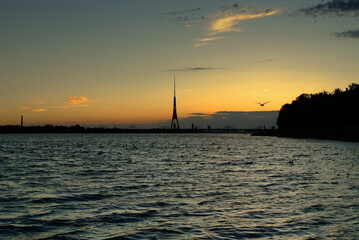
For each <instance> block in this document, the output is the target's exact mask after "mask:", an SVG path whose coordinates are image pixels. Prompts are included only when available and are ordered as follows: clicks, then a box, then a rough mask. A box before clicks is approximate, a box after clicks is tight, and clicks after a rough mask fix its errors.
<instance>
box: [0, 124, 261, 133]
mask: <svg viewBox="0 0 359 240" xmlns="http://www.w3.org/2000/svg"><path fill="white" fill-rule="evenodd" d="M256 131H261V130H258V129H235V128H222V129H164V128H153V129H140V128H103V127H93V128H85V127H81V126H79V125H76V126H70V127H66V126H52V125H46V126H28V127H21V126H19V125H9V126H0V133H2V134H13V133H247V134H252V133H254V132H256Z"/></svg>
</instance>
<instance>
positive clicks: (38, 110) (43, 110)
mask: <svg viewBox="0 0 359 240" xmlns="http://www.w3.org/2000/svg"><path fill="white" fill-rule="evenodd" d="M32 111H33V112H46V111H47V109H44V108H41V109H34V110H32Z"/></svg>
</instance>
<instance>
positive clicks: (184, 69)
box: [168, 67, 226, 72]
mask: <svg viewBox="0 0 359 240" xmlns="http://www.w3.org/2000/svg"><path fill="white" fill-rule="evenodd" d="M219 69H226V68H223V67H222V68H220V67H218V68H212V67H191V68H179V69H169V70H168V71H169V72H190V71H208V70H219Z"/></svg>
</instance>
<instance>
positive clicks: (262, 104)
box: [256, 101, 270, 107]
mask: <svg viewBox="0 0 359 240" xmlns="http://www.w3.org/2000/svg"><path fill="white" fill-rule="evenodd" d="M256 103H258V104H259V105H261V107H264V105H265V104H267V103H270V101H269V102H265V103H259V102H256Z"/></svg>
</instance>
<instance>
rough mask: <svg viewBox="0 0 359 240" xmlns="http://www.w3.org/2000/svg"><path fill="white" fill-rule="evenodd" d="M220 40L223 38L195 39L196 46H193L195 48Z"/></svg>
mask: <svg viewBox="0 0 359 240" xmlns="http://www.w3.org/2000/svg"><path fill="white" fill-rule="evenodd" d="M222 38H223V37H207V38H199V39H196V44H195V45H194V46H195V47H200V46H205V45H208V44H209V42H212V41H216V40H220V39H222Z"/></svg>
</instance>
